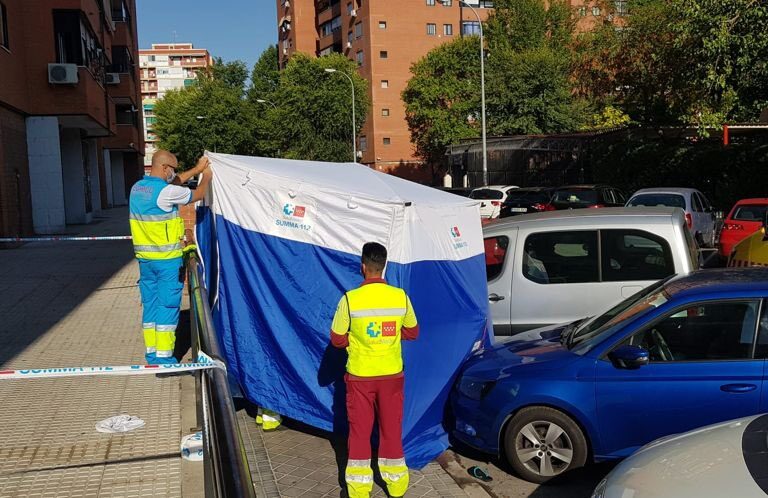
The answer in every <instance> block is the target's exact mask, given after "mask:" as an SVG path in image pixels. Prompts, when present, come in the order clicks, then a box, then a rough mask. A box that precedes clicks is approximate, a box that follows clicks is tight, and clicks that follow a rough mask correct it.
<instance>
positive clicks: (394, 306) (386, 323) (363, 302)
mask: <svg viewBox="0 0 768 498" xmlns="http://www.w3.org/2000/svg"><path fill="white" fill-rule="evenodd" d="M347 301H348V303H349V317H350V327H349V329H350V331H349V348H348V349H347V352H348V353H349V358H348V360H347V372H349V373H350V374H352V375H355V376H357V377H378V376H381V375H394V374H397V373H400V372H402V371H403V357H402V352H401V346H400V333H401V328H402V326H403V318H404V317H405V311H406V305H407V298H406V295H405V291H404V290H402V289H398V288H397V287H392V286H390V285H387V284H383V283H375V284H367V285H363V286H362V287H360V288H358V289H354V290H351V291H349V292H347Z"/></svg>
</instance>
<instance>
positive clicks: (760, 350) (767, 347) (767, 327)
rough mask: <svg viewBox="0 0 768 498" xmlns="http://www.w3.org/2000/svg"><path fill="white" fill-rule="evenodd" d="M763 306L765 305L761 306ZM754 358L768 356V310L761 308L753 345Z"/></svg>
mask: <svg viewBox="0 0 768 498" xmlns="http://www.w3.org/2000/svg"><path fill="white" fill-rule="evenodd" d="M763 307H764V308H765V306H763ZM755 358H768V310H766V309H764V310H763V316H762V318H761V319H760V328H759V330H758V332H757V345H756V346H755Z"/></svg>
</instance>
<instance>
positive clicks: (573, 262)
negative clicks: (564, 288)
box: [522, 231, 599, 284]
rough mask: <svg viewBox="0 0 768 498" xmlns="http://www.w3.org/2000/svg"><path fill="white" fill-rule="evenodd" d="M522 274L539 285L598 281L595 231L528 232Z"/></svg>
mask: <svg viewBox="0 0 768 498" xmlns="http://www.w3.org/2000/svg"><path fill="white" fill-rule="evenodd" d="M522 270H523V275H524V276H525V278H527V279H528V280H531V281H533V282H536V283H539V284H573V283H581V282H597V281H598V279H599V272H598V257H597V232H596V231H584V232H573V231H569V232H545V233H536V234H532V235H529V236H528V238H527V239H525V249H524V251H523V266H522Z"/></svg>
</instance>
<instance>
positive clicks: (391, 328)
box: [381, 322, 397, 337]
mask: <svg viewBox="0 0 768 498" xmlns="http://www.w3.org/2000/svg"><path fill="white" fill-rule="evenodd" d="M381 335H382V336H384V337H393V336H396V335H397V322H384V323H382V324H381Z"/></svg>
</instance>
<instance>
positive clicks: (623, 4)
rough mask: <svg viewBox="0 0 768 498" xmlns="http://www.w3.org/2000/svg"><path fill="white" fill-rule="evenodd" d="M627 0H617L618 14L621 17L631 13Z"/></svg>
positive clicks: (615, 3)
mask: <svg viewBox="0 0 768 498" xmlns="http://www.w3.org/2000/svg"><path fill="white" fill-rule="evenodd" d="M627 3H628V1H627V0H615V1H614V5H615V6H616V15H617V16H619V17H624V16H626V15H627V14H629V6H628V5H627Z"/></svg>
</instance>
